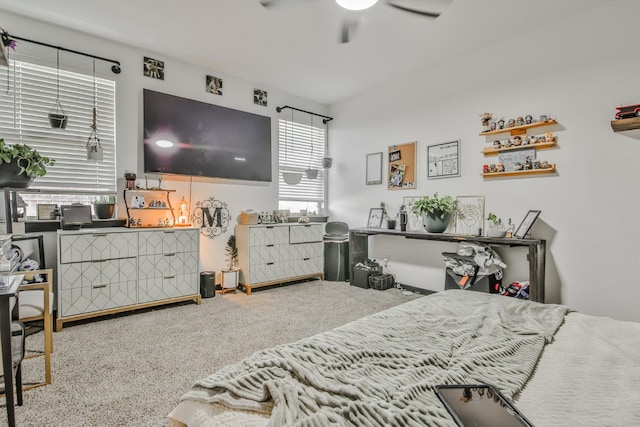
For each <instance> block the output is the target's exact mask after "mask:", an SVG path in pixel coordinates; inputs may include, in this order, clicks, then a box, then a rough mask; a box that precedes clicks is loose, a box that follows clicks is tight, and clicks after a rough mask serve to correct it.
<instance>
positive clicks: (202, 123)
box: [143, 89, 271, 181]
mask: <svg viewBox="0 0 640 427" xmlns="http://www.w3.org/2000/svg"><path fill="white" fill-rule="evenodd" d="M143 115H144V119H143V123H144V136H143V145H144V171H145V173H162V174H176V175H190V176H202V177H211V178H224V179H238V180H248V181H271V118H270V117H266V116H261V115H259V114H253V113H248V112H246V111H239V110H234V109H231V108H226V107H221V106H219V105H213V104H207V103H205V102H200V101H195V100H191V99H186V98H181V97H179V96H174V95H168V94H165V93H160V92H155V91H152V90H148V89H145V90H144V93H143Z"/></svg>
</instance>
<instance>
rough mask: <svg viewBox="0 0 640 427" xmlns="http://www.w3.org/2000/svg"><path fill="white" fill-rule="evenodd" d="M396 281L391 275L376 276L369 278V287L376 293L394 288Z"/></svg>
mask: <svg viewBox="0 0 640 427" xmlns="http://www.w3.org/2000/svg"><path fill="white" fill-rule="evenodd" d="M394 284H395V280H394V278H393V276H392V275H391V274H386V273H383V274H376V275H373V276H369V287H370V288H371V289H375V290H376V291H384V290H387V289H390V288H393V285H394Z"/></svg>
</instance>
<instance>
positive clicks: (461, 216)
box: [454, 196, 484, 236]
mask: <svg viewBox="0 0 640 427" xmlns="http://www.w3.org/2000/svg"><path fill="white" fill-rule="evenodd" d="M456 201H457V202H458V209H457V210H456V212H455V216H454V221H455V222H454V224H455V225H454V230H455V231H454V233H455V234H465V235H468V236H479V235H481V234H482V227H483V224H484V196H457V197H456Z"/></svg>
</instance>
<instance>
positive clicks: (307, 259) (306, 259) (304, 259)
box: [302, 258, 311, 261]
mask: <svg viewBox="0 0 640 427" xmlns="http://www.w3.org/2000/svg"><path fill="white" fill-rule="evenodd" d="M310 259H311V258H302V260H303V261H309V260H310Z"/></svg>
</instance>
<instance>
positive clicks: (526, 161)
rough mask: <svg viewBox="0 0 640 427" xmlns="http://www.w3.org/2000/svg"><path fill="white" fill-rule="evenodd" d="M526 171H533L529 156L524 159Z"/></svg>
mask: <svg viewBox="0 0 640 427" xmlns="http://www.w3.org/2000/svg"><path fill="white" fill-rule="evenodd" d="M524 169H525V170H529V169H531V158H530V157H529V156H527V158H526V159H524Z"/></svg>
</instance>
